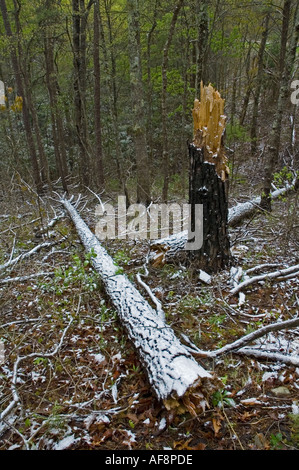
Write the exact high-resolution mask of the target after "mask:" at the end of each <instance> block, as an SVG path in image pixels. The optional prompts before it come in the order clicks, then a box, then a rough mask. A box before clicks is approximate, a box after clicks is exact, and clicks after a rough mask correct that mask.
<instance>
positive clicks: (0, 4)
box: [0, 0, 43, 193]
mask: <svg viewBox="0 0 299 470" xmlns="http://www.w3.org/2000/svg"><path fill="white" fill-rule="evenodd" d="M0 9H1V13H2V18H3V22H4V28H5V32H6V35H7V37H8V38H9V39H12V38H13V34H12V29H11V25H10V21H9V17H8V13H7V7H6V2H5V0H0ZM10 55H11V61H12V66H13V70H14V74H15V79H16V85H17V91H18V94H19V96H20V97H22V100H23V106H22V113H23V122H24V128H25V133H26V138H27V144H28V149H29V153H30V158H31V164H32V170H33V179H34V183H35V186H36V189H37V192H38V193H41V192H42V189H43V188H42V186H43V185H42V180H41V177H40V171H39V165H38V159H37V153H36V148H35V142H34V137H33V132H32V127H31V122H30V114H29V109H28V103H27V100H26V95H25V88H24V83H23V79H22V73H21V67H20V63H19V58H18V56H17V52H16V49H15V47H14V45H13V44H11V47H10Z"/></svg>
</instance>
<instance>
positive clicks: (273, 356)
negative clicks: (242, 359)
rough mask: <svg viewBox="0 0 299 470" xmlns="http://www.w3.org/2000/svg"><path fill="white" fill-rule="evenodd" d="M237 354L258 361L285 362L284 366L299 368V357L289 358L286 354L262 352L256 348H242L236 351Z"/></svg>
mask: <svg viewBox="0 0 299 470" xmlns="http://www.w3.org/2000/svg"><path fill="white" fill-rule="evenodd" d="M236 353H237V354H241V355H244V356H251V357H255V358H257V359H262V360H265V359H266V360H269V361H278V362H283V363H284V364H289V365H291V366H295V367H298V366H299V357H298V356H287V355H286V354H280V353H274V352H268V351H262V350H260V349H254V348H241V349H238V351H236Z"/></svg>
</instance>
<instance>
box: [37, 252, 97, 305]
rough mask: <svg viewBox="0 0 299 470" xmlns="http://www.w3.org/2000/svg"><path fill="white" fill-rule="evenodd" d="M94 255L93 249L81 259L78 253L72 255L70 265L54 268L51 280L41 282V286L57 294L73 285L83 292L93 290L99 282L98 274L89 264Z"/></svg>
mask: <svg viewBox="0 0 299 470" xmlns="http://www.w3.org/2000/svg"><path fill="white" fill-rule="evenodd" d="M96 256H97V255H96V253H95V252H94V250H92V251H91V252H90V253H87V254H86V255H85V257H84V260H83V261H82V260H81V258H80V257H79V256H78V255H74V256H73V258H72V264H71V265H70V266H68V267H63V268H62V267H59V268H58V269H56V270H55V274H54V278H53V280H52V282H50V283H47V284H44V283H42V284H41V287H42V288H43V289H44V290H45V291H47V292H54V293H55V294H56V295H59V296H61V295H62V294H63V293H64V292H66V291H68V290H69V289H70V288H74V287H77V288H79V289H80V290H81V291H83V292H93V291H94V290H96V289H97V288H98V283H99V275H98V274H97V273H96V272H95V271H94V270H93V268H92V266H91V261H92V259H93V258H95V257H96Z"/></svg>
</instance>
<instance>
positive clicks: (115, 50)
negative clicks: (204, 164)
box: [0, 0, 299, 452]
mask: <svg viewBox="0 0 299 470" xmlns="http://www.w3.org/2000/svg"><path fill="white" fill-rule="evenodd" d="M0 11H1V15H0V80H2V81H3V82H4V84H5V97H6V98H5V105H2V106H1V109H0V142H1V145H0V175H1V178H0V273H1V276H0V340H1V342H2V344H4V349H5V361H4V363H3V364H0V394H1V396H0V410H1V414H0V449H1V450H7V449H10V450H12V449H42V450H44V449H45V450H46V449H49V450H58V449H79V450H82V449H88V450H93V449H96V450H113V451H116V450H118V449H133V450H138V449H142V450H160V451H161V450H179V451H181V450H188V451H190V452H191V451H192V450H220V449H221V450H222V449H226V450H240V449H242V450H256V449H258V450H278V449H283V450H296V449H298V442H299V419H298V417H299V403H298V389H299V369H298V351H299V345H298V344H299V343H298V337H299V331H298V309H299V298H298V287H299V276H298V274H299V271H298V270H299V266H298V262H299V261H298V259H299V255H298V249H299V231H298V227H299V215H298V214H299V212H298V196H299V193H298V191H294V189H295V188H296V187H297V189H298V183H299V179H298V167H299V161H298V155H299V153H298V138H297V135H298V125H299V122H298V106H296V105H295V104H292V102H291V93H292V92H293V91H294V90H292V89H291V84H292V82H293V81H294V80H296V79H299V76H298V47H297V45H298V35H299V4H298V2H297V1H296V0H273V1H266V0H265V1H253V0H244V1H237V0H176V1H174V0H171V1H164V0H153V1H148V0H146V1H145V0H144V1H141V0H139V1H138V0H91V1H86V0H72V1H71V0H57V1H54V0H32V1H23V0H0ZM201 82H203V83H204V84H205V85H208V84H209V83H211V84H212V85H213V86H214V88H215V89H217V90H218V91H219V92H220V94H221V96H222V97H223V98H224V99H225V100H226V106H225V114H226V116H227V127H226V136H225V152H226V155H227V157H228V161H229V168H230V176H229V189H230V191H229V206H230V209H231V208H234V207H237V208H238V207H239V205H238V203H242V202H246V201H248V200H251V201H253V205H254V207H255V209H256V210H255V211H254V213H250V217H249V218H246V219H242V220H240V221H238V224H236V225H234V226H231V225H230V226H229V238H230V250H231V255H232V256H231V265H230V266H228V267H227V269H224V270H222V271H221V272H217V273H215V274H213V275H212V276H211V277H210V279H209V281H208V282H207V281H206V280H205V281H203V280H202V279H200V278H199V273H198V270H197V269H196V268H194V267H193V266H192V264H191V266H190V264H189V265H188V264H186V263H184V261H182V259H181V257H180V256H179V255H180V254H181V251H180V250H177V251H176V252H175V256H173V257H172V258H167V257H166V260H165V257H164V255H166V254H168V253H169V251H171V250H169V251H167V249H166V250H164V251H163V248H162V256H161V257H160V258H159V259H161V260H162V261H161V262H160V261H159V262H158V263H157V264H156V265H153V264H151V262H150V257H151V255H152V252H151V250H152V248H153V246H152V245H151V244H150V243H149V241H148V240H145V241H144V240H143V241H134V240H108V241H106V242H105V243H103V245H104V246H105V247H106V248H107V250H108V251H109V254H110V255H111V256H112V258H113V261H114V262H115V266H116V268H115V269H118V272H119V275H120V276H121V275H122V274H125V275H126V276H127V278H128V279H129V281H130V282H131V283H132V284H134V286H136V289H138V290H139V291H140V292H142V295H144V297H145V298H146V299H147V300H148V302H149V303H150V304H151V305H152V306H153V308H154V307H156V309H157V312H158V310H159V311H160V310H161V308H162V309H163V312H164V314H165V319H166V320H165V321H166V322H167V325H168V326H169V328H170V329H173V331H174V333H175V335H176V337H177V338H179V340H180V341H181V342H182V343H183V344H184V345H186V346H188V347H191V351H192V355H194V357H195V359H196V361H197V362H198V364H200V365H201V366H202V367H203V368H204V369H205V370H208V371H209V372H211V374H212V375H213V376H214V375H215V377H216V378H217V379H219V380H218V382H217V386H216V389H215V390H214V391H213V392H211V393H210V394H209V397H208V398H209V407H207V408H206V409H205V410H197V411H196V410H195V413H194V410H192V409H191V412H189V411H188V410H186V409H184V410H183V412H181V413H175V412H173V413H172V412H169V411H168V410H166V409H165V407H164V406H163V404H161V402H160V401H158V400H157V397H156V396H155V394H154V393H153V390H152V388H151V387H150V385H149V381H148V376H147V374H146V371H145V370H144V364H143V363H142V361H140V358H139V356H138V354H137V352H136V348H134V347H133V344H132V342H131V341H130V340H129V339H128V335H127V330H126V329H125V328H124V327H123V324H122V322H121V321H120V319H119V316H118V315H117V312H116V309H115V306H114V304H113V302H112V300H111V298H110V297H109V296H107V292H106V291H105V288H104V283H103V280H102V279H101V278H100V276H99V275H98V273H97V272H95V270H94V269H93V268H92V261H93V253H92V252H88V253H85V251H84V249H83V246H82V243H81V240H79V239H78V234H77V233H76V231H75V228H74V225H73V224H72V223H71V221H70V219H69V217H68V216H67V215H66V213H65V212H64V210H63V207H62V204H61V200H60V198H59V195H62V194H67V197H68V196H70V197H71V196H72V195H74V196H75V198H74V199H73V202H74V201H76V202H75V207H76V208H77V210H78V212H79V213H80V214H81V216H82V218H83V219H84V220H85V222H86V223H87V224H88V226H89V227H90V228H91V229H92V230H94V227H95V206H96V205H97V204H99V198H100V199H101V200H102V201H104V202H106V201H108V202H109V203H113V204H114V203H115V204H116V203H117V196H118V195H122V194H125V195H126V196H127V202H128V203H134V202H142V203H146V204H147V203H150V202H151V201H153V202H161V201H163V202H164V201H174V202H181V203H185V202H188V196H189V195H188V191H189V175H188V172H189V155H188V142H191V141H192V139H193V119H192V109H193V106H194V99H195V98H198V99H200V96H199V94H200V84H201ZM297 96H298V95H297ZM296 181H297V182H296ZM288 185H289V186H288ZM285 187H287V190H286V191H285V192H284V193H283V197H278V198H276V199H275V200H274V199H273V200H272V198H271V197H270V192H271V191H272V190H274V189H275V190H276V189H280V188H285ZM257 196H259V197H261V198H262V202H263V203H264V204H263V207H260V205H259V204H258V207H257V204H256V203H255V201H256V199H255V198H256V197H257ZM241 207H242V206H241ZM160 255H161V253H160ZM290 266H291V268H290V269H291V271H290V270H288V271H287V272H286V269H287V268H289V267H290ZM231 268H232V269H231ZM276 269H278V270H279V271H278V275H276V277H274V278H271V277H268V276H267V273H269V272H273V270H276ZM260 273H262V275H263V276H262V277H263V278H262V279H261V278H259V277H258V279H256V277H255V275H257V274H260ZM277 276H278V277H277ZM248 278H249V281H250V282H249V284H247V285H244V284H243V283H242V281H243V280H246V279H247V280H248ZM205 279H206V278H205ZM251 281H252V282H251ZM233 289H239V290H238V292H235V293H233V292H232V290H233ZM282 326H283V328H282ZM260 331H262V332H264V333H263V336H262V337H260V338H256V337H254V339H255V341H251V342H253V343H254V344H253V347H252V348H241V349H242V350H241V349H238V347H236V345H235V342H236V340H237V339H240V341H241V343H242V341H243V343H242V345H244V342H245V345H246V341H247V340H248V338H251V339H252V336H250V335H251V334H253V335H254V334H255V333H256V332H260ZM190 345H191V346H190ZM227 345H228V349H225V352H224V353H223V348H225V347H226V346H227ZM230 345H235V348H234V347H230ZM214 353H215V354H214ZM189 410H190V407H189ZM192 411H193V413H192Z"/></svg>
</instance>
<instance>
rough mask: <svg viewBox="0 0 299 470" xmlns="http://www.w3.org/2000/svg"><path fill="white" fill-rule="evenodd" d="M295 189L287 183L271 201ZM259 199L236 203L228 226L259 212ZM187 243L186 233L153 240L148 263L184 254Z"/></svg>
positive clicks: (274, 194) (163, 260)
mask: <svg viewBox="0 0 299 470" xmlns="http://www.w3.org/2000/svg"><path fill="white" fill-rule="evenodd" d="M294 189H295V181H294V182H293V183H288V184H286V185H285V187H283V188H281V189H277V190H275V191H273V192H272V193H271V199H272V200H275V199H278V198H279V197H282V196H285V195H286V194H288V193H289V192H291V191H293V190H294ZM260 204H261V197H260V196H258V197H256V198H254V199H251V200H250V201H246V202H243V203H238V204H236V205H235V206H233V207H231V208H230V209H229V210H228V226H229V227H235V226H237V225H238V224H240V223H242V222H243V221H244V220H245V219H247V218H249V217H252V216H253V215H254V214H255V213H257V212H258V211H260V210H261V207H260ZM187 242H188V231H187V230H184V231H183V232H180V233H176V234H173V235H170V236H169V237H165V238H161V239H160V240H153V241H152V242H151V254H150V261H151V263H152V264H153V266H155V265H159V264H163V263H165V262H167V261H169V260H171V259H173V258H175V257H176V256H178V255H179V254H182V253H183V252H184V249H185V246H186V243H187Z"/></svg>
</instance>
